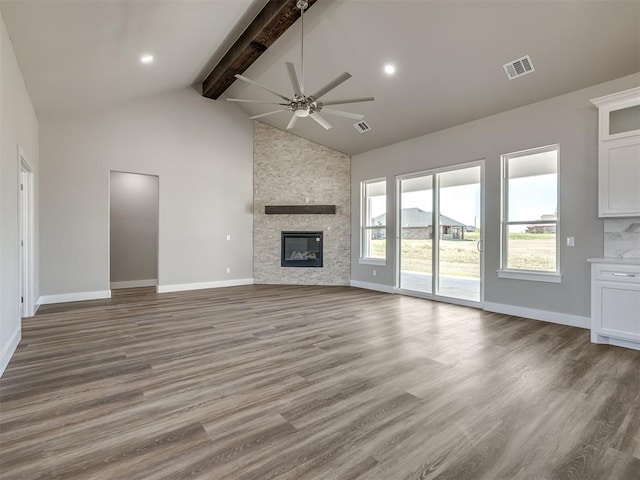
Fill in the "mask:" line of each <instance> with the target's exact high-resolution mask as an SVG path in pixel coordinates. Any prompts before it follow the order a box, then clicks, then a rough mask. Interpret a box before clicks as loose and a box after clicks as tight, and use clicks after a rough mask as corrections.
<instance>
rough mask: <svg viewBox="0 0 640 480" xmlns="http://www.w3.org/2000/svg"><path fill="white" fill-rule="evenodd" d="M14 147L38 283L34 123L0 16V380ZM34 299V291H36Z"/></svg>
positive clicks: (13, 310)
mask: <svg viewBox="0 0 640 480" xmlns="http://www.w3.org/2000/svg"><path fill="white" fill-rule="evenodd" d="M18 145H20V147H21V148H22V150H23V151H24V153H25V155H26V156H27V157H28V161H29V164H30V166H31V168H32V169H33V171H34V178H35V190H36V205H35V215H36V225H35V228H36V231H35V232H34V234H35V235H34V236H35V239H36V241H35V258H34V262H35V265H34V268H35V278H36V280H37V278H38V240H37V239H38V226H37V219H38V204H37V189H38V177H39V169H38V155H39V151H38V119H37V117H36V114H35V111H34V109H33V105H32V103H31V99H30V98H29V93H28V92H27V89H26V87H25V84H24V80H23V78H22V73H21V72H20V67H19V66H18V62H17V60H16V57H15V54H14V51H13V45H12V43H11V40H10V39H9V36H8V33H7V29H6V27H5V24H4V20H3V19H2V17H1V16H0V225H1V228H0V375H1V374H2V372H3V371H4V369H5V367H6V365H7V363H8V361H9V359H10V358H11V355H12V354H13V351H14V349H15V347H16V346H17V343H18V341H19V340H20V329H21V320H20V314H19V303H18V302H19V285H18ZM36 295H37V292H36Z"/></svg>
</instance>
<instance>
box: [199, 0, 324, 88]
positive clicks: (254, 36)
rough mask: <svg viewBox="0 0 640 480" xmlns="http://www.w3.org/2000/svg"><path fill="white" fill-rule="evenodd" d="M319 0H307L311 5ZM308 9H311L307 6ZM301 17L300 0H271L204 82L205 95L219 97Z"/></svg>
mask: <svg viewBox="0 0 640 480" xmlns="http://www.w3.org/2000/svg"><path fill="white" fill-rule="evenodd" d="M316 1H317V0H307V2H308V4H309V7H308V8H311V7H312V6H313V4H314V3H316ZM307 10H308V9H307ZM298 18H300V9H298V7H296V0H269V1H268V2H267V4H266V5H265V6H264V8H263V9H262V10H260V13H258V15H257V16H256V18H254V19H253V21H252V22H251V23H250V24H249V26H248V27H247V28H246V29H245V31H244V32H242V35H240V38H238V40H236V42H235V43H234V44H233V45H232V46H231V48H229V50H228V51H227V53H226V54H225V55H224V57H222V60H220V61H219V62H218V64H217V65H216V66H215V67H214V68H213V70H212V71H211V73H210V74H209V75H208V76H207V78H205V79H204V82H202V95H203V96H205V97H208V98H213V99H217V98H218V97H219V96H220V95H222V93H223V92H224V91H225V90H226V89H227V88H229V87H230V86H231V84H232V83H233V82H234V81H235V80H236V79H235V75H236V74H242V73H244V71H245V70H246V69H247V68H249V67H250V66H251V64H252V63H253V62H255V61H256V60H257V59H258V57H259V56H260V55H262V53H263V52H264V51H265V50H266V49H267V48H269V47H270V46H271V45H273V43H274V42H275V41H276V40H277V39H278V38H280V36H281V35H282V34H283V33H284V32H286V31H287V30H288V29H289V27H290V26H291V25H293V24H294V23H295V21H296V20H297V19H298Z"/></svg>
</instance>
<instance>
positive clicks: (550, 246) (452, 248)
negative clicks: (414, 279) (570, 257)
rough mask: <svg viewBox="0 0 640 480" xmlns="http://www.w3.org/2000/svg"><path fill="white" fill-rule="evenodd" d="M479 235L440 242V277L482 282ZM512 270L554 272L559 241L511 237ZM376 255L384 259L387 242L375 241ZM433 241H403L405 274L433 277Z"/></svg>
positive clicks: (535, 236)
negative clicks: (430, 275) (478, 245)
mask: <svg viewBox="0 0 640 480" xmlns="http://www.w3.org/2000/svg"><path fill="white" fill-rule="evenodd" d="M479 238H480V232H479V231H475V232H466V233H465V239H464V240H440V274H441V275H445V276H453V277H466V278H474V279H479V278H480V252H478V248H477V242H478V240H479ZM508 242H509V245H508V247H509V253H510V255H509V260H510V263H509V268H518V269H523V270H535V271H555V263H556V254H555V246H556V237H555V235H554V234H540V233H538V234H536V233H513V234H510V235H509V240H508ZM371 247H372V250H373V253H374V254H377V255H379V256H382V257H383V256H384V249H385V240H383V239H381V240H372V242H371ZM431 262H432V245H431V240H415V239H404V240H402V252H401V266H402V271H403V272H417V273H432V272H431Z"/></svg>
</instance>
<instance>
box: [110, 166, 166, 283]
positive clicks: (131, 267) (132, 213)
mask: <svg viewBox="0 0 640 480" xmlns="http://www.w3.org/2000/svg"><path fill="white" fill-rule="evenodd" d="M158 183H159V182H158V177H157V176H155V175H142V174H136V173H126V172H113V171H112V172H111V178H110V214H109V215H110V219H109V220H110V223H109V225H110V229H109V245H110V282H111V288H130V287H143V286H152V285H157V283H158V217H159V215H158V193H159V189H158Z"/></svg>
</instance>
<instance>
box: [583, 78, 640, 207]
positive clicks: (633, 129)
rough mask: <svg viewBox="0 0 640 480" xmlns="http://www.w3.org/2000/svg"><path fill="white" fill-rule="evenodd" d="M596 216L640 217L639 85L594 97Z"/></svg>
mask: <svg viewBox="0 0 640 480" xmlns="http://www.w3.org/2000/svg"><path fill="white" fill-rule="evenodd" d="M591 102H592V103H593V104H594V105H596V106H597V107H598V110H599V122H598V123H599V160H598V162H599V163H598V164H599V170H598V183H599V192H598V198H599V215H600V216H601V217H636V216H640V87H638V88H632V89H630V90H625V91H624V92H619V93H614V94H612V95H607V96H605V97H600V98H595V99H593V100H591Z"/></svg>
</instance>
